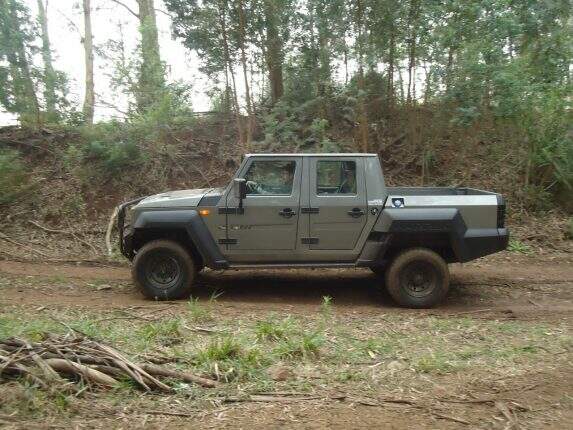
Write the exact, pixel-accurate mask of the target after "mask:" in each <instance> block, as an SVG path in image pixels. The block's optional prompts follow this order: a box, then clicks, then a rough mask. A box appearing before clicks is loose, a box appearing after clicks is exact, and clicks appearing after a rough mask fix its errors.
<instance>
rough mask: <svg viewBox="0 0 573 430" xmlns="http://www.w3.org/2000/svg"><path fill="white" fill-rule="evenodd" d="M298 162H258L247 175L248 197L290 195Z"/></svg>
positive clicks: (253, 164) (252, 165) (254, 162)
mask: <svg viewBox="0 0 573 430" xmlns="http://www.w3.org/2000/svg"><path fill="white" fill-rule="evenodd" d="M295 169H296V161H278V160H256V161H253V162H252V164H251V166H250V167H249V170H247V173H246V174H245V179H246V180H247V195H265V194H267V195H287V196H288V195H290V194H291V193H292V185H293V181H294V172H295Z"/></svg>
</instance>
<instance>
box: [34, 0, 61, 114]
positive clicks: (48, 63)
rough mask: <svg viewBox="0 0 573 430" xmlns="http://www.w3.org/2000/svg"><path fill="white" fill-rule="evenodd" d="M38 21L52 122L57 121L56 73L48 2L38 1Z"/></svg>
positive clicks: (46, 96) (45, 83) (47, 104)
mask: <svg viewBox="0 0 573 430" xmlns="http://www.w3.org/2000/svg"><path fill="white" fill-rule="evenodd" d="M38 20H39V21H40V28H41V30H42V60H43V62H44V99H45V101H46V111H47V113H48V117H49V119H50V120H56V119H57V118H56V116H57V112H56V101H57V98H56V72H55V71H54V67H53V65H52V50H51V45H50V35H49V33H48V0H46V3H45V5H44V3H43V1H42V0H38Z"/></svg>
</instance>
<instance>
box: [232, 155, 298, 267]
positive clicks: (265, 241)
mask: <svg viewBox="0 0 573 430" xmlns="http://www.w3.org/2000/svg"><path fill="white" fill-rule="evenodd" d="M301 176H302V159H301V157H292V158H285V157H280V158H279V157H277V158H273V157H252V159H251V160H249V162H247V163H246V164H245V167H244V168H243V169H242V171H241V172H239V176H238V177H239V178H245V179H246V180H247V197H246V198H245V199H243V210H242V211H241V210H239V209H238V206H239V202H238V201H237V199H236V198H235V197H234V196H233V193H232V192H231V193H228V194H227V240H226V243H227V246H228V248H227V251H228V254H230V255H231V260H232V261H237V262H254V261H256V262H262V261H266V262H268V261H281V260H284V259H285V258H286V257H287V256H288V254H289V253H292V252H293V251H294V250H295V248H296V245H297V243H296V238H297V227H298V219H299V212H300V188H301ZM282 254H284V255H282Z"/></svg>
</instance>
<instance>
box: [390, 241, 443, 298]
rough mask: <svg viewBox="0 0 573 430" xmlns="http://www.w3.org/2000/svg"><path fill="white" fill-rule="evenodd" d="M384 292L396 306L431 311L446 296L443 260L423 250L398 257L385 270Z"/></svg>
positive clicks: (416, 249)
mask: <svg viewBox="0 0 573 430" xmlns="http://www.w3.org/2000/svg"><path fill="white" fill-rule="evenodd" d="M385 279H386V289H387V290H388V292H389V293H390V295H391V296H392V298H393V299H394V301H396V303H398V304H399V305H400V306H404V307H407V308H431V307H433V306H436V305H437V304H438V303H440V302H441V301H442V300H443V299H444V298H445V297H446V294H447V293H448V289H449V286H450V272H449V270H448V265H447V264H446V262H445V261H444V259H443V258H442V257H441V256H440V255H439V254H438V253H436V252H434V251H432V250H431V249H427V248H412V249H408V250H406V251H403V252H402V253H400V254H399V255H398V256H397V257H396V258H395V259H394V261H392V263H391V264H390V266H389V267H388V269H387V270H386V275H385Z"/></svg>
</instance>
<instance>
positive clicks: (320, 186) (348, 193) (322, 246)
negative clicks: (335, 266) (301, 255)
mask: <svg viewBox="0 0 573 430" xmlns="http://www.w3.org/2000/svg"><path fill="white" fill-rule="evenodd" d="M363 163H364V160H363V159H362V158H359V157H355V158H352V157H336V158H334V157H324V158H320V157H316V158H314V157H313V158H312V159H311V162H310V181H309V194H310V195H309V200H310V202H309V209H305V210H304V211H305V212H306V211H309V212H310V214H309V230H310V234H309V238H308V243H309V248H310V249H311V250H313V249H316V250H353V249H354V248H355V246H356V244H357V242H358V238H359V237H360V233H361V232H362V230H363V228H364V225H365V224H366V219H367V218H368V212H367V201H366V181H365V178H364V166H363Z"/></svg>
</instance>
